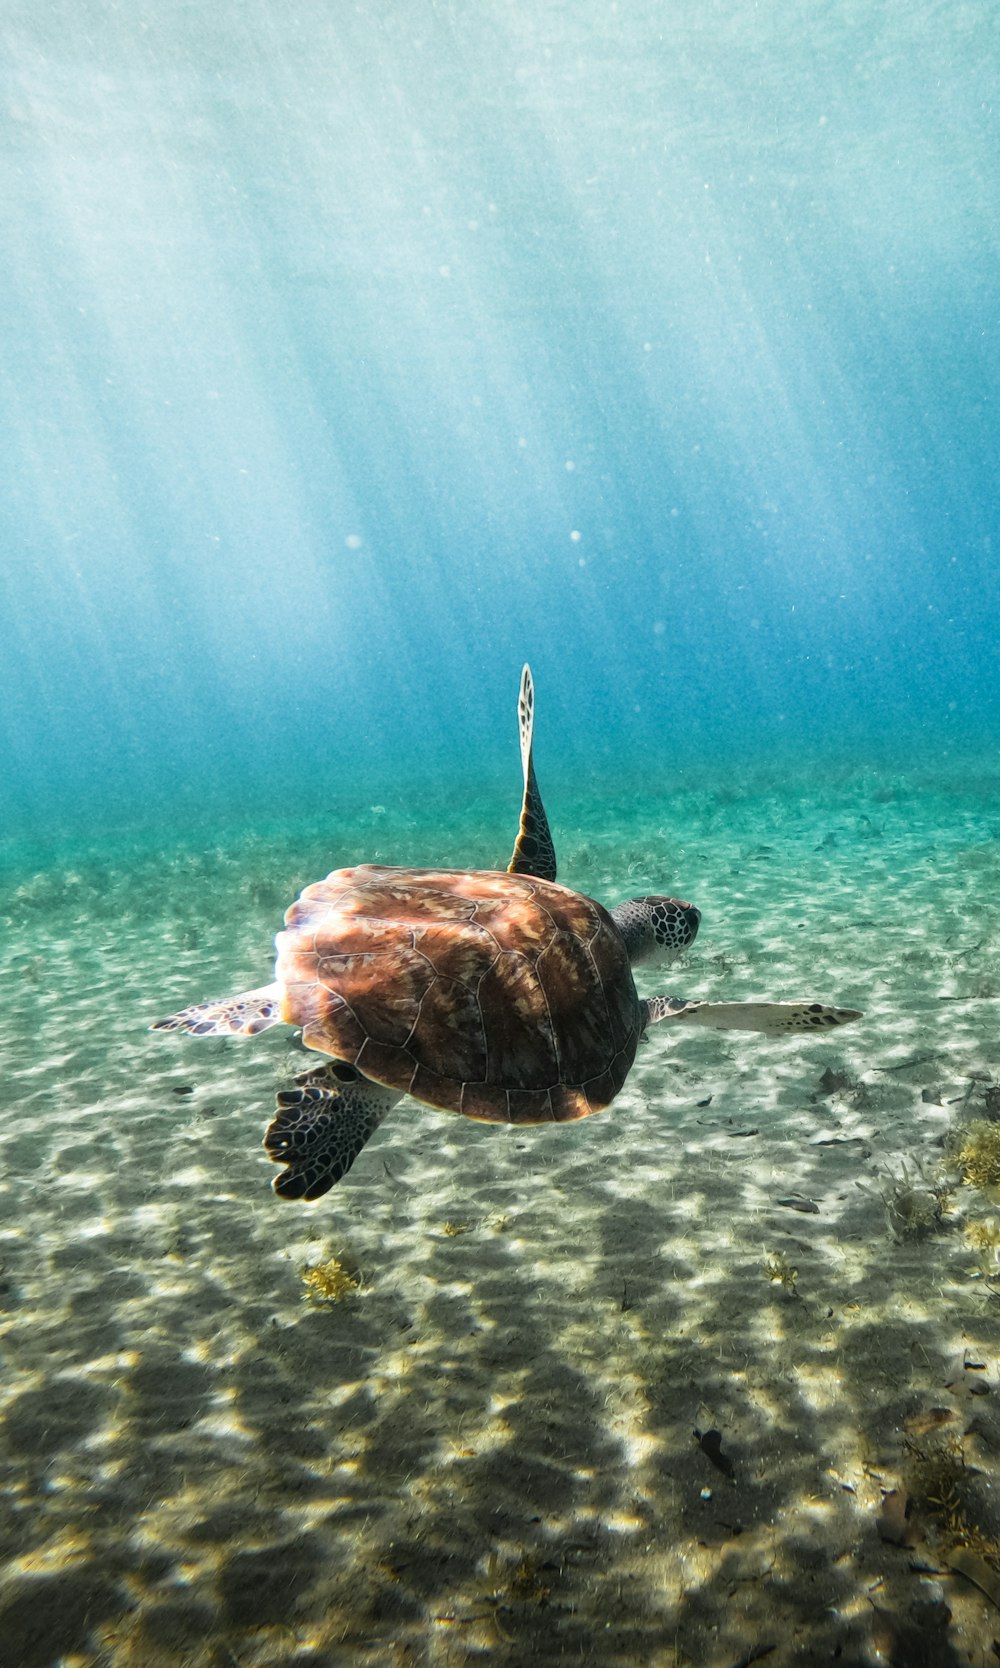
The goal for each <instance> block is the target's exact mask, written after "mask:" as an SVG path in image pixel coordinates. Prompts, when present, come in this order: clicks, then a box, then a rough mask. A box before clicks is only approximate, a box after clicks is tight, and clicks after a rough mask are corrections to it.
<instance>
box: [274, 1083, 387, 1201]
mask: <svg viewBox="0 0 1000 1668" xmlns="http://www.w3.org/2000/svg"><path fill="white" fill-rule="evenodd" d="M296 1082H297V1083H298V1084H299V1085H300V1087H299V1088H297V1089H286V1090H283V1091H282V1092H281V1094H279V1095H278V1111H277V1114H276V1116H275V1117H274V1118H273V1119H272V1120H271V1122H270V1123H269V1124H268V1126H267V1132H266V1134H265V1136H264V1149H265V1151H266V1153H267V1156H268V1158H270V1159H272V1160H273V1161H274V1163H275V1164H284V1165H285V1166H286V1168H285V1169H284V1170H283V1171H282V1172H281V1175H280V1176H275V1178H274V1191H275V1193H277V1194H279V1195H280V1197H281V1198H282V1199H320V1198H322V1196H323V1194H324V1193H328V1192H329V1191H330V1188H331V1187H332V1186H333V1184H334V1182H339V1181H340V1178H341V1177H342V1176H346V1174H347V1172H348V1170H349V1169H350V1168H351V1165H352V1164H353V1163H354V1160H355V1159H356V1158H357V1156H358V1154H359V1152H360V1151H361V1149H362V1147H363V1146H364V1145H365V1142H366V1141H368V1140H370V1139H371V1137H372V1136H373V1135H374V1134H375V1131H376V1130H377V1129H378V1126H379V1124H380V1123H381V1122H382V1120H383V1118H384V1117H385V1115H386V1113H387V1112H390V1111H391V1110H392V1108H393V1107H394V1106H395V1104H396V1102H397V1100H399V1099H401V1096H400V1094H399V1091H398V1090H396V1089H385V1088H383V1087H382V1085H381V1083H372V1082H371V1080H370V1079H369V1078H367V1077H362V1076H361V1074H360V1072H357V1071H355V1069H354V1067H353V1066H347V1065H343V1064H341V1063H340V1062H339V1061H335V1062H334V1063H333V1064H332V1065H329V1066H324V1067H321V1068H320V1070H319V1071H311V1072H304V1073H303V1074H302V1076H301V1077H298V1078H296Z"/></svg>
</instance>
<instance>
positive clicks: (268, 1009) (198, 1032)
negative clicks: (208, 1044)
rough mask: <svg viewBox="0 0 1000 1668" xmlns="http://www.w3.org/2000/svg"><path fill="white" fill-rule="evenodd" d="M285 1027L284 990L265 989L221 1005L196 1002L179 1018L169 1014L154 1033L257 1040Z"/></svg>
mask: <svg viewBox="0 0 1000 1668" xmlns="http://www.w3.org/2000/svg"><path fill="white" fill-rule="evenodd" d="M280 1023H281V987H280V986H279V985H261V987H260V989H259V990H244V991H241V993H240V995H239V996H227V997H226V998H224V1000H223V1001H221V1002H196V1003H195V1004H194V1006H193V1007H190V1008H182V1009H181V1011H180V1013H179V1014H168V1016H167V1018H166V1019H158V1020H157V1021H156V1022H155V1024H153V1025H151V1026H150V1027H149V1029H150V1030H151V1031H186V1032H187V1034H188V1036H190V1037H255V1036H256V1035H257V1032H258V1031H267V1030H269V1029H270V1027H271V1026H272V1025H280Z"/></svg>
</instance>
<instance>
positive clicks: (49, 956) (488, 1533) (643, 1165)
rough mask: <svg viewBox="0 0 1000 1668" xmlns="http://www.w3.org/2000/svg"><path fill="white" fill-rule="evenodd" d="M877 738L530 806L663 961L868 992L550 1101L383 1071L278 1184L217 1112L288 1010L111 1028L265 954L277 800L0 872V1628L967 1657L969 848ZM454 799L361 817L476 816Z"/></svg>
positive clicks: (988, 1395)
mask: <svg viewBox="0 0 1000 1668" xmlns="http://www.w3.org/2000/svg"><path fill="white" fill-rule="evenodd" d="M876 785H877V786H878V789H879V794H880V795H881V797H879V798H878V799H876V798H875V797H866V791H867V790H866V789H865V788H864V786H863V785H862V784H859V783H858V782H857V781H853V782H849V783H845V784H844V785H843V787H842V788H833V789H820V788H818V787H816V785H815V784H809V783H805V784H804V785H803V788H802V792H801V793H800V794H798V795H797V797H796V798H794V799H793V798H792V797H791V796H788V797H785V796H784V794H779V793H777V792H776V791H775V790H773V789H772V788H769V787H766V786H765V787H758V788H754V787H752V786H751V785H749V784H748V785H747V787H746V790H745V792H744V793H743V794H742V795H740V796H737V797H735V798H734V797H733V796H732V794H729V795H728V796H727V797H726V798H725V799H722V798H719V799H716V798H715V797H713V795H712V793H711V792H710V791H709V790H708V789H706V790H704V791H703V792H700V793H694V792H692V793H689V794H686V795H677V796H674V797H673V798H672V799H671V801H670V803H669V805H668V804H666V803H662V804H659V803H657V802H655V801H651V802H649V803H648V804H647V805H645V806H642V807H638V808H637V807H636V806H635V805H634V804H633V806H632V807H631V809H630V810H628V811H626V810H625V809H624V808H622V809H621V810H620V811H619V812H614V813H613V814H612V815H610V816H609V815H607V814H605V815H603V816H602V817H601V818H600V819H598V818H597V817H596V815H594V814H593V813H592V812H588V811H587V810H586V809H585V808H578V811H577V814H576V816H575V817H570V818H569V819H568V820H569V822H570V823H571V825H572V826H573V827H574V828H575V829H576V833H575V834H570V835H567V836H566V837H565V838H564V839H563V842H562V852H561V856H562V859H563V870H564V873H565V875H566V877H567V878H568V879H570V880H571V882H572V883H573V884H575V885H578V886H579V887H580V888H581V889H582V890H585V891H593V892H594V893H595V894H596V895H598V896H600V897H602V898H606V899H608V900H609V901H614V899H615V898H616V897H617V896H620V895H627V894H628V893H629V892H634V891H636V890H638V889H639V888H640V887H643V886H648V887H651V886H653V885H654V884H655V885H665V884H670V885H674V884H677V885H680V884H681V883H682V882H683V886H684V888H685V890H686V891H688V892H690V894H691V895H692V896H696V897H697V898H698V901H699V903H700V904H701V905H702V907H703V910H704V913H705V919H704V925H703V929H702V935H701V938H700V939H699V941H698V943H697V945H696V947H695V949H694V950H693V951H691V952H690V953H689V954H688V955H687V957H686V959H685V961H684V962H683V963H682V964H680V965H679V966H678V968H677V969H676V972H675V973H674V972H672V973H671V975H670V980H671V982H673V983H675V984H676V986H677V988H678V989H681V990H683V992H684V994H686V995H690V996H691V997H708V996H712V997H716V998H720V999H721V998H723V997H726V998H730V999H734V1000H739V999H749V998H750V997H752V996H755V995H756V994H758V993H759V992H760V991H761V990H766V991H767V992H768V993H772V994H775V995H778V996H783V995H789V996H793V995H796V994H797V993H798V992H799V991H801V990H803V989H809V990H815V991H816V992H817V993H821V994H823V995H829V996H830V997H832V998H835V999H836V1000H842V1001H849V1002H851V1003H853V1004H855V1005H857V1006H858V1007H861V1008H864V1009H865V1010H866V1018H865V1020H863V1021H862V1022H860V1023H858V1024H857V1025H856V1026H853V1027H851V1028H850V1029H849V1030H845V1031H844V1032H842V1033H838V1034H834V1035H831V1036H829V1037H824V1038H818V1039H817V1038H805V1039H799V1038H795V1037H792V1038H782V1039H774V1038H761V1037H754V1036H746V1035H742V1034H736V1033H731V1032H730V1033H725V1034H717V1033H713V1032H700V1033H688V1034H687V1035H684V1036H680V1035H678V1034H677V1032H671V1033H670V1034H667V1035H665V1034H664V1033H665V1032H667V1030H668V1028H667V1027H659V1028H657V1030H655V1031H654V1032H652V1033H651V1035H650V1037H649V1040H648V1041H647V1042H646V1043H645V1044H643V1045H642V1046H641V1047H640V1050H639V1055H638V1058H637V1062H636V1066H635V1068H634V1070H633V1072H632V1075H631V1076H630V1078H629V1081H628V1083H627V1084H626V1087H625V1090H624V1092H623V1093H622V1095H621V1096H620V1097H619V1099H618V1100H617V1101H616V1103H615V1104H614V1106H613V1107H612V1109H611V1110H610V1111H609V1112H607V1113H604V1114H599V1115H596V1116H594V1117H592V1118H589V1119H586V1120H585V1121H583V1122H582V1123H580V1124H577V1125H574V1126H573V1127H572V1128H558V1127H543V1128H538V1129H530V1128H529V1129H524V1128H513V1129H509V1128H485V1127H483V1126H480V1125H476V1124H473V1123H470V1122H468V1121H466V1120H462V1119H458V1118H449V1117H448V1116H447V1115H444V1114H439V1113H435V1112H432V1111H429V1110H427V1109H424V1108H417V1107H416V1106H414V1105H413V1103H412V1102H403V1103H401V1104H400V1106H399V1107H398V1108H397V1109H396V1111H395V1113H394V1114H393V1115H392V1116H391V1117H390V1118H389V1119H387V1121H386V1123H385V1125H384V1126H383V1128H382V1129H381V1130H380V1131H379V1132H378V1134H377V1135H376V1136H375V1137H374V1138H373V1139H372V1141H371V1142H370V1144H369V1146H368V1147H367V1148H366V1149H365V1151H364V1153H363V1154H362V1155H361V1157H360V1158H359V1160H358V1162H357V1164H356V1165H355V1167H354V1169H353V1171H352V1172H351V1174H350V1176H349V1177H348V1178H346V1179H345V1181H344V1182H343V1183H342V1184H340V1185H339V1186H338V1187H336V1188H334V1190H333V1191H332V1192H331V1193H330V1195H329V1196H328V1197H327V1199H326V1200H324V1201H323V1202H322V1203H320V1204H319V1205H317V1206H315V1207H311V1208H310V1207H304V1206H301V1205H294V1204H288V1203H283V1202H282V1201H279V1200H277V1199H275V1197H274V1196H273V1194H272V1192H271V1190H270V1187H269V1182H270V1166H269V1165H268V1162H267V1160H266V1157H265V1156H264V1154H263V1152H262V1151H261V1149H260V1147H259V1141H260V1135H261V1131H262V1128H263V1125H264V1123H265V1122H266V1118H267V1116H268V1115H269V1111H270V1107H271V1105H272V1103H273V1102H272V1098H273V1094H274V1091H275V1088H276V1087H279V1086H280V1085H281V1084H282V1083H284V1082H286V1081H287V1080H288V1078H289V1077H290V1076H291V1074H292V1073H293V1072H294V1071H296V1070H300V1069H301V1067H302V1062H303V1058H304V1057H303V1055H302V1053H301V1050H300V1049H298V1048H297V1047H296V1046H295V1044H294V1042H293V1041H291V1040H290V1038H289V1035H288V1034H287V1033H286V1034H284V1035H283V1036H282V1035H280V1034H277V1033H276V1034H274V1035H273V1036H269V1037H267V1038H264V1039H257V1040H255V1041H254V1042H252V1043H247V1042H245V1041H244V1040H242V1039H220V1040H218V1041H209V1042H203V1041H202V1042H197V1043H196V1042H193V1041H188V1040H187V1039H183V1038H167V1039H164V1038H162V1037H155V1036H150V1035H148V1033H147V1032H146V1030H145V1026H146V1024H147V1023H148V1022H149V1020H150V1019H151V1018H153V1017H155V1016H156V1014H157V1013H159V1012H161V1011H164V1010H165V1008H168V1007H169V1004H170V1002H171V1000H172V999H174V998H177V999H180V998H182V997H184V998H186V997H189V996H190V995H192V994H194V995H197V994H199V993H203V994H204V995H205V996H210V995H212V994H213V993H214V992H217V991H222V990H225V989H227V988H240V987H241V982H242V984H244V985H247V986H250V985H253V984H254V983H255V982H257V983H259V982H260V981H261V980H262V979H264V978H266V977H267V975H268V967H269V944H270V938H271V935H272V933H273V931H274V930H275V928H276V926H277V925H278V924H279V917H280V909H281V904H282V902H283V901H287V900H288V899H290V898H291V897H292V896H293V895H294V893H295V891H296V889H297V888H298V886H299V885H300V884H301V883H302V881H303V880H305V879H307V878H310V874H311V873H313V874H315V873H322V872H323V869H324V866H325V856H324V855H323V853H324V852H326V853H327V855H328V843H327V842H326V841H325V839H323V838H322V837H321V835H320V833H319V831H318V830H317V829H316V828H315V827H313V826H310V825H302V826H299V827H289V828H288V829H287V830H284V831H277V832H275V834H274V835H273V837H272V838H271V839H270V840H269V841H266V842H265V841H262V840H261V839H259V838H256V837H255V838H252V839H248V840H246V841H243V840H241V839H240V838H239V837H238V836H237V835H235V834H234V835H232V836H229V837H228V838H226V839H223V840H221V841H220V842H219V843H218V845H217V847H216V848H215V849H213V850H212V851H209V852H205V853H200V852H198V851H196V850H191V849H188V850H181V849H178V850H177V851H175V852H173V853H168V854H167V855H166V856H165V857H159V856H157V857H155V858H154V856H153V855H152V854H150V853H145V852H143V851H142V850H140V849H135V850H132V851H130V852H126V851H123V852H122V853H121V854H120V857H119V858H118V859H117V860H116V861H114V862H112V861H110V860H107V861H104V862H103V863H100V864H99V863H97V862H96V861H95V860H93V859H90V858H88V857H87V856H86V855H85V854H77V857H76V859H75V860H74V862H73V863H72V864H70V863H69V862H66V863H64V864H62V865H61V866H60V865H59V864H56V865H55V866H54V867H53V868H51V869H50V870H48V871H45V872H38V873H34V874H29V873H26V872H21V873H11V874H9V875H8V876H7V880H6V886H5V894H4V901H3V914H4V916H5V918H6V922H7V925H8V932H7V935H6V940H5V947H4V950H3V959H4V971H5V974H6V975H7V978H6V979H5V985H6V988H7V989H8V990H9V991H10V992H11V1000H10V1005H9V1011H8V1015H7V1025H6V1028H5V1032H4V1040H3V1043H2V1057H0V1070H2V1074H3V1081H4V1084H5V1089H6V1096H7V1102H6V1117H5V1120H4V1125H3V1130H2V1133H0V1153H2V1178H3V1179H2V1183H0V1212H2V1215H0V1265H2V1266H0V1301H2V1304H3V1312H2V1320H0V1347H2V1350H3V1354H4V1359H5V1362H6V1368H5V1375H4V1380H3V1385H2V1389H0V1414H2V1432H3V1441H4V1450H3V1469H2V1484H3V1486H2V1493H0V1532H2V1536H3V1546H4V1549H5V1557H6V1560H7V1561H6V1563H5V1566H4V1571H3V1575H4V1581H3V1589H2V1599H0V1638H2V1639H3V1640H4V1641H5V1649H6V1650H8V1651H9V1650H13V1649H14V1648H15V1646H16V1656H14V1657H12V1660H16V1661H17V1663H18V1664H19V1668H48V1665H49V1664H50V1663H51V1662H53V1661H56V1660H59V1661H66V1662H71V1663H73V1664H74V1665H77V1664H79V1665H81V1668H82V1665H87V1668H89V1665H91V1664H93V1665H94V1668H99V1665H100V1668H104V1665H105V1664H107V1665H109V1668H133V1665H135V1668H139V1665H142V1668H148V1665H159V1664H162V1665H163V1668H168V1665H173V1664H179V1663H183V1664H185V1665H186V1668H217V1665H218V1664H219V1663H224V1662H235V1663H238V1664H239V1665H240V1668H254V1665H258V1664H259V1665H272V1664H273V1665H281V1668H307V1665H308V1664H313V1665H327V1664H340V1663H352V1664H354V1663H357V1664H372V1665H373V1668H378V1665H382V1664H388V1663H399V1664H404V1663H410V1662H427V1663H432V1664H442V1665H446V1668H450V1665H451V1664H455V1665H456V1668H457V1665H459V1664H464V1663H465V1662H467V1661H469V1660H471V1659H472V1658H475V1659H476V1660H479V1659H480V1658H482V1659H483V1660H487V1661H491V1662H495V1663H497V1664H503V1665H507V1668H522V1665H523V1664H525V1663H526V1662H532V1663H535V1662H538V1663H545V1662H549V1661H551V1662H553V1663H554V1662H557V1661H563V1660H578V1661H581V1662H595V1663H621V1664H633V1663H635V1664H639V1663H648V1662H653V1663H656V1664H662V1665H664V1668H667V1665H670V1668H673V1665H674V1664H677V1665H680V1664H684V1663H691V1662H697V1663H699V1664H705V1665H708V1668H716V1665H718V1668H732V1664H734V1663H737V1662H741V1661H750V1660H752V1659H753V1658H752V1653H753V1652H754V1651H757V1652H758V1653H760V1659H761V1660H763V1659H764V1655H765V1653H766V1659H767V1660H768V1661H769V1662H772V1663H774V1664H782V1665H789V1668H791V1665H793V1664H795V1663H799V1662H803V1661H807V1660H816V1661H823V1660H838V1661H841V1662H855V1663H865V1664H868V1663H872V1664H876V1663H880V1662H895V1663H900V1664H902V1663H907V1664H909V1663H915V1664H919V1663H921V1662H925V1663H928V1664H937V1663H946V1664H947V1663H950V1662H954V1663H956V1664H960V1663H965V1662H967V1661H969V1660H973V1661H981V1660H983V1654H982V1653H983V1651H984V1650H985V1649H987V1648H988V1646H989V1642H990V1641H991V1639H992V1638H993V1637H994V1635H995V1634H996V1633H998V1632H1000V1628H998V1626H997V1623H998V1620H1000V1618H998V1613H997V1610H996V1608H995V1603H996V1598H997V1592H998V1588H997V1582H998V1581H1000V1575H998V1569H1000V1560H998V1540H997V1537H998V1532H1000V1520H998V1515H997V1508H996V1505H995V1501H994V1497H993V1494H992V1492H991V1487H990V1479H991V1478H992V1477H993V1476H994V1475H995V1466H996V1454H997V1452H998V1450H1000V1424H998V1420H997V1414H996V1412H995V1409H994V1405H993V1404H994V1402H995V1400H996V1383H997V1369H998V1362H997V1354H996V1338H997V1301H998V1300H997V1295H996V1294H997V1283H996V1282H997V1275H998V1251H997V1246H998V1243H1000V1231H998V1230H997V1228H996V1221H997V1204H996V1200H995V1197H993V1196H992V1195H991V1194H990V1192H989V1188H990V1182H991V1174H992V1172H988V1168H987V1166H988V1162H989V1158H990V1153H991V1151H992V1148H991V1146H990V1142H991V1139H992V1137H991V1134H990V1131H992V1130H994V1129H995V1128H996V1124H995V1121H994V1119H995V1114H996V1109H997V1099H998V1093H1000V1091H998V1090H997V1086H996V1085H997V1081H998V1079H1000V1047H998V1044H997V1041H996V1035H995V1026H994V1023H993V1020H994V1011H995V1002H996V993H997V991H1000V975H998V972H997V969H998V967H1000V931H998V929H1000V921H998V917H997V911H998V906H997V905H996V903H995V899H996V897H997V896H998V895H1000V894H998V891H997V887H996V879H997V878H998V876H1000V846H998V845H997V843H996V839H995V834H994V832H993V830H992V828H991V826H990V824H989V819H988V816H986V815H985V814H984V807H983V806H981V805H980V803H979V802H978V801H976V800H974V799H971V798H963V797H962V796H960V795H953V794H951V793H950V792H949V791H947V790H946V789H945V788H944V787H942V788H941V789H940V791H939V792H938V793H937V794H936V795H935V794H934V793H932V792H931V791H930V790H929V788H928V787H927V785H926V784H924V785H923V788H922V792H921V794H920V796H919V797H918V796H917V794H916V792H915V791H911V789H910V787H909V786H908V785H907V783H906V782H905V781H903V780H895V781H893V782H883V783H881V784H876ZM871 786H872V784H871V783H869V784H868V787H869V788H870V787H871ZM859 811H863V812H864V813H865V815H866V816H867V817H869V818H870V819H871V820H872V821H873V822H874V820H875V819H876V817H877V828H878V835H877V838H872V837H871V835H870V834H869V833H868V831H867V827H866V824H865V823H864V822H863V821H859ZM468 818H469V820H468V824H467V826H464V827H463V826H459V825H458V824H456V825H455V826H451V827H440V826H438V827H436V828H435V829H434V830H433V831H432V830H431V829H429V828H428V827H423V828H421V827H420V826H419V825H418V824H417V823H416V822H415V821H414V819H413V818H412V817H407V816H404V815H403V814H402V813H399V814H397V813H394V812H392V811H391V810H390V811H389V812H388V813H386V814H385V815H384V816H383V818H382V827H381V828H380V840H381V842H382V844H383V845H384V844H386V843H387V842H392V841H395V844H396V848H397V852H398V856H399V860H400V861H403V862H411V861H415V860H416V859H417V858H418V857H419V855H420V853H421V851H426V849H427V846H428V845H429V844H430V843H431V842H432V841H433V843H434V846H435V857H436V858H437V860H439V861H442V862H453V863H457V862H461V861H463V860H464V861H469V860H475V861H478V862H481V863H483V864H484V865H488V864H489V863H490V862H496V861H498V860H499V855H500V854H499V853H497V854H494V853H492V852H491V851H490V850H489V849H488V843H487V848H484V847H483V845H482V836H481V835H480V834H479V833H478V832H477V830H478V828H479V827H483V826H485V827H492V826H494V824H495V823H499V824H500V826H502V820H501V819H500V818H498V817H494V815H493V814H492V811H491V810H487V811H485V812H484V811H483V810H482V808H477V809H476V810H475V811H471V810H470V812H469V813H468ZM612 830H615V831H616V832H612ZM859 830H861V831H862V832H859ZM340 831H341V837H342V839H343V841H344V846H345V849H347V848H352V849H353V845H355V844H356V845H360V843H361V841H362V840H363V838H364V837H365V833H364V828H363V826H362V825H360V824H359V827H358V828H357V829H356V830H355V829H352V828H351V827H349V826H347V825H346V824H345V822H344V820H343V819H341V823H340ZM831 832H833V833H835V834H836V836H837V838H836V842H835V843H831V842H830V841H829V840H827V841H826V843H824V838H825V836H827V835H829V834H830V833H831ZM310 865H312V869H311V870H310ZM945 869H947V872H948V874H949V876H950V880H949V885H948V891H947V899H946V900H945V901H943V900H942V897H941V892H940V888H939V885H938V879H937V877H938V875H939V874H940V873H941V872H943V871H944V870H945ZM655 977H656V978H657V979H658V980H660V981H661V982H662V973H661V974H657V975H655ZM994 981H996V988H994ZM920 1652H923V1653H924V1654H923V1655H921V1654H920ZM977 1652H978V1653H979V1655H978V1656H977V1654H976V1653H977Z"/></svg>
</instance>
